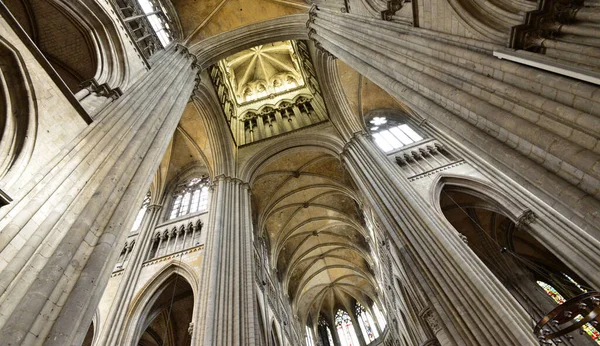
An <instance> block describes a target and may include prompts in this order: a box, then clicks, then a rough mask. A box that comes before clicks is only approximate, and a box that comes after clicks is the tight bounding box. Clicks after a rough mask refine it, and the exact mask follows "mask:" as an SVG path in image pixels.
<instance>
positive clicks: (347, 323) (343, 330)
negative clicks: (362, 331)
mask: <svg viewBox="0 0 600 346" xmlns="http://www.w3.org/2000/svg"><path fill="white" fill-rule="evenodd" d="M335 327H336V329H337V332H338V337H339V339H340V346H358V345H360V343H359V342H358V337H357V336H356V331H355V330H354V326H353V325H352V319H351V318H350V315H348V313H347V312H346V311H344V310H342V309H339V310H338V311H337V313H336V314H335Z"/></svg>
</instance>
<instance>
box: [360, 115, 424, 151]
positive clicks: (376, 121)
mask: <svg viewBox="0 0 600 346" xmlns="http://www.w3.org/2000/svg"><path fill="white" fill-rule="evenodd" d="M369 126H370V128H369V129H370V131H371V133H372V134H373V138H374V139H375V143H376V144H377V146H378V147H379V148H381V150H383V151H384V152H386V153H387V152H390V151H393V150H396V149H400V148H402V147H404V146H406V145H409V144H412V143H416V142H419V141H422V140H423V137H422V136H421V135H419V134H418V133H417V132H415V130H413V129H412V128H411V127H410V126H408V125H407V124H402V123H399V122H398V121H395V120H392V119H388V118H387V117H381V116H376V117H373V118H372V119H371V120H370V121H369Z"/></svg>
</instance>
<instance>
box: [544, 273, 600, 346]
mask: <svg viewBox="0 0 600 346" xmlns="http://www.w3.org/2000/svg"><path fill="white" fill-rule="evenodd" d="M565 277H566V278H567V279H569V281H571V282H572V283H573V284H574V285H575V286H577V287H578V288H579V289H580V290H581V291H582V292H587V291H586V290H585V289H584V288H582V287H581V285H579V284H578V283H577V282H576V281H575V280H573V279H572V278H571V277H569V276H568V275H566V274H565ZM537 284H538V285H539V286H540V287H541V288H542V289H543V290H544V291H546V293H547V294H548V295H549V296H550V297H552V299H554V301H555V302H556V304H559V305H560V304H563V303H564V302H566V301H567V300H566V299H565V298H564V297H563V296H562V295H561V294H560V293H558V291H557V290H556V289H555V288H554V287H552V286H550V285H549V284H547V283H545V282H543V281H538V282H537ZM582 318H583V316H581V315H578V316H577V317H575V320H576V321H580V320H581V319H582ZM581 329H583V330H584V331H585V333H586V334H587V335H589V336H590V338H592V340H594V342H596V344H598V345H600V332H598V329H596V328H594V327H593V326H592V325H591V324H590V323H586V324H584V325H583V327H581Z"/></svg>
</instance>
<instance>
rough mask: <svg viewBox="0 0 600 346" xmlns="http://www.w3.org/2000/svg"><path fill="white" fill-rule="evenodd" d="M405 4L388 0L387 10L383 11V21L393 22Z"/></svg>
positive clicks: (401, 0)
mask: <svg viewBox="0 0 600 346" xmlns="http://www.w3.org/2000/svg"><path fill="white" fill-rule="evenodd" d="M403 2H404V1H403V0H388V2H387V9H386V10H384V11H381V19H383V20H387V21H390V20H392V18H393V17H394V15H395V14H396V12H398V11H399V10H400V9H401V8H402V3H403Z"/></svg>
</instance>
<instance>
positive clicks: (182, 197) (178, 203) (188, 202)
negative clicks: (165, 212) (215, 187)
mask: <svg viewBox="0 0 600 346" xmlns="http://www.w3.org/2000/svg"><path fill="white" fill-rule="evenodd" d="M208 183H209V180H208V178H206V177H201V178H194V179H191V180H189V181H187V182H185V183H183V184H181V185H179V186H177V188H176V189H175V193H174V195H173V202H172V204H171V211H170V212H169V219H174V218H176V217H179V216H183V215H187V214H191V213H197V212H202V211H205V210H206V209H207V208H208V193H209V192H208V186H207V185H208Z"/></svg>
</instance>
